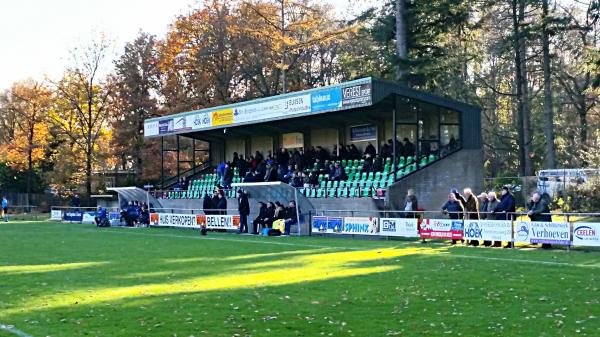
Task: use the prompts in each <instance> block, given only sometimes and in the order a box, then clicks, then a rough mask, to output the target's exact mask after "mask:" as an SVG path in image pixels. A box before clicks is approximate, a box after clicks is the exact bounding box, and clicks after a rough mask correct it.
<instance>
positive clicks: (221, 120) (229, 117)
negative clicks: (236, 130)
mask: <svg viewBox="0 0 600 337" xmlns="http://www.w3.org/2000/svg"><path fill="white" fill-rule="evenodd" d="M229 124H233V109H223V110H215V111H213V112H212V126H220V125H229Z"/></svg>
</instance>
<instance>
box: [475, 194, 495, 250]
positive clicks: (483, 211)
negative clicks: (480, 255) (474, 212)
mask: <svg viewBox="0 0 600 337" xmlns="http://www.w3.org/2000/svg"><path fill="white" fill-rule="evenodd" d="M477 199H478V202H479V219H480V220H484V219H487V218H488V214H487V204H488V199H487V193H485V192H481V194H479V196H477ZM483 245H484V246H486V247H489V246H491V245H492V241H489V240H484V241H483Z"/></svg>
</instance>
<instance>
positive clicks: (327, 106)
mask: <svg viewBox="0 0 600 337" xmlns="http://www.w3.org/2000/svg"><path fill="white" fill-rule="evenodd" d="M310 104H311V109H310V111H311V112H317V111H325V110H333V109H338V108H341V107H342V89H341V88H333V89H329V90H323V91H318V92H315V93H312V94H310Z"/></svg>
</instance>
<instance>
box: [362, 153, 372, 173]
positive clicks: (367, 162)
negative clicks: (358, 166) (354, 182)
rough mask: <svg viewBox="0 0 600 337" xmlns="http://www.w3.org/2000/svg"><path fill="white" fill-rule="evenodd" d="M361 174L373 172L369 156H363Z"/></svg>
mask: <svg viewBox="0 0 600 337" xmlns="http://www.w3.org/2000/svg"><path fill="white" fill-rule="evenodd" d="M362 172H367V173H368V172H373V158H371V155H370V154H367V155H365V162H364V164H363V168H362Z"/></svg>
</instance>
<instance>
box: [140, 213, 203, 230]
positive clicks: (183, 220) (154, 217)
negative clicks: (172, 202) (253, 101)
mask: <svg viewBox="0 0 600 337" xmlns="http://www.w3.org/2000/svg"><path fill="white" fill-rule="evenodd" d="M150 224H151V225H152V226H168V227H183V228H200V225H199V224H198V221H197V219H196V215H195V214H173V213H152V214H150Z"/></svg>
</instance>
